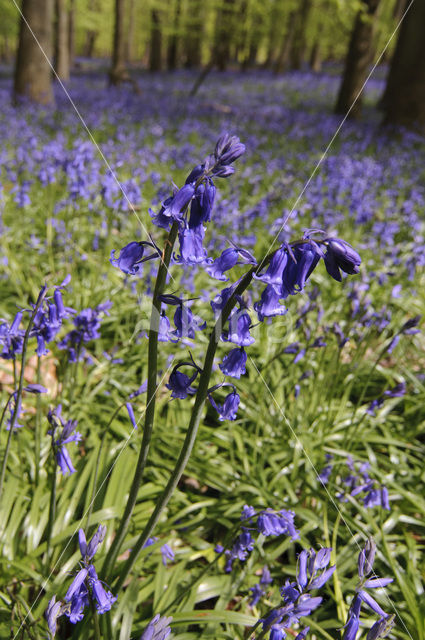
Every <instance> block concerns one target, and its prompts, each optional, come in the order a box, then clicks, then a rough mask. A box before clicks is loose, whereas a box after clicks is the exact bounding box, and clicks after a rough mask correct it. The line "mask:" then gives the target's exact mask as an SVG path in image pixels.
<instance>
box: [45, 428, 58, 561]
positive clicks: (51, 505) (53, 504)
mask: <svg viewBox="0 0 425 640" xmlns="http://www.w3.org/2000/svg"><path fill="white" fill-rule="evenodd" d="M53 440H54V430H53V429H52V451H54V448H53ZM56 486H57V470H56V460H53V469H52V482H51V487H50V503H49V520H48V523H47V535H46V569H48V567H49V562H50V554H51V549H50V546H51V542H52V535H53V525H54V522H55V517H56Z"/></svg>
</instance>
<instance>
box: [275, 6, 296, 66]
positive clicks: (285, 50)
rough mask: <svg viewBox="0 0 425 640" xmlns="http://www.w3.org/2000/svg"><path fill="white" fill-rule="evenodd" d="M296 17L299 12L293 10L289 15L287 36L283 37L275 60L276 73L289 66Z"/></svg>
mask: <svg viewBox="0 0 425 640" xmlns="http://www.w3.org/2000/svg"><path fill="white" fill-rule="evenodd" d="M296 17H297V14H296V12H295V11H291V13H290V14H289V16H288V23H287V29H286V33H285V37H284V39H283V42H282V46H281V48H280V51H279V55H278V57H277V60H276V62H275V65H274V69H273V71H274V72H275V73H283V72H284V71H286V69H287V68H288V63H289V54H290V52H291V48H292V41H293V39H294V27H295V20H296Z"/></svg>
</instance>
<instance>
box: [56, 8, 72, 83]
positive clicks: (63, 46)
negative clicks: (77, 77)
mask: <svg viewBox="0 0 425 640" xmlns="http://www.w3.org/2000/svg"><path fill="white" fill-rule="evenodd" d="M55 4H56V33H55V71H56V73H57V74H58V76H59V78H60V79H61V80H64V81H65V82H66V81H67V80H69V13H68V9H67V6H66V0H55Z"/></svg>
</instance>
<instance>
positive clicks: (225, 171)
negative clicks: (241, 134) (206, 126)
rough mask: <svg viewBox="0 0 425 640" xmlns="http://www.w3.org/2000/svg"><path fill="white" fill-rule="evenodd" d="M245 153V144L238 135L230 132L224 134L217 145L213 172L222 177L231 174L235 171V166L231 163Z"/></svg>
mask: <svg viewBox="0 0 425 640" xmlns="http://www.w3.org/2000/svg"><path fill="white" fill-rule="evenodd" d="M243 153H245V145H244V144H242V143H241V141H240V140H239V138H238V137H236V136H231V135H230V134H228V133H225V134H223V135H222V136H221V137H220V138H219V139H218V141H217V144H216V146H215V150H214V158H215V164H214V167H213V169H212V172H213V174H214V175H216V176H218V177H222V178H226V177H227V176H229V175H231V174H232V173H233V172H234V168H233V167H232V166H230V165H231V164H232V163H233V162H234V161H235V160H237V159H238V158H239V157H240V156H241V155H242V154H243Z"/></svg>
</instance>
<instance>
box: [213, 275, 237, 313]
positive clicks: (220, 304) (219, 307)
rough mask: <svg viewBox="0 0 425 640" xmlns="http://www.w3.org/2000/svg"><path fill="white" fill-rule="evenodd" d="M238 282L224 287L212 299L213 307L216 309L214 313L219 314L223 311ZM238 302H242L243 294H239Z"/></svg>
mask: <svg viewBox="0 0 425 640" xmlns="http://www.w3.org/2000/svg"><path fill="white" fill-rule="evenodd" d="M236 285H237V283H234V284H233V285H231V286H230V287H225V288H224V289H222V290H221V291H220V293H218V294H217V295H216V296H215V297H214V299H213V300H212V301H211V308H212V310H213V311H214V314H215V315H216V316H217V315H218V314H219V313H220V312H221V311H223V309H224V307H225V305H226V302H227V301H228V300H229V298H230V297H231V296H232V294H233V292H234V290H235V288H236ZM236 300H237V302H238V303H239V304H242V302H243V301H242V298H241V296H237V298H236Z"/></svg>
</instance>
